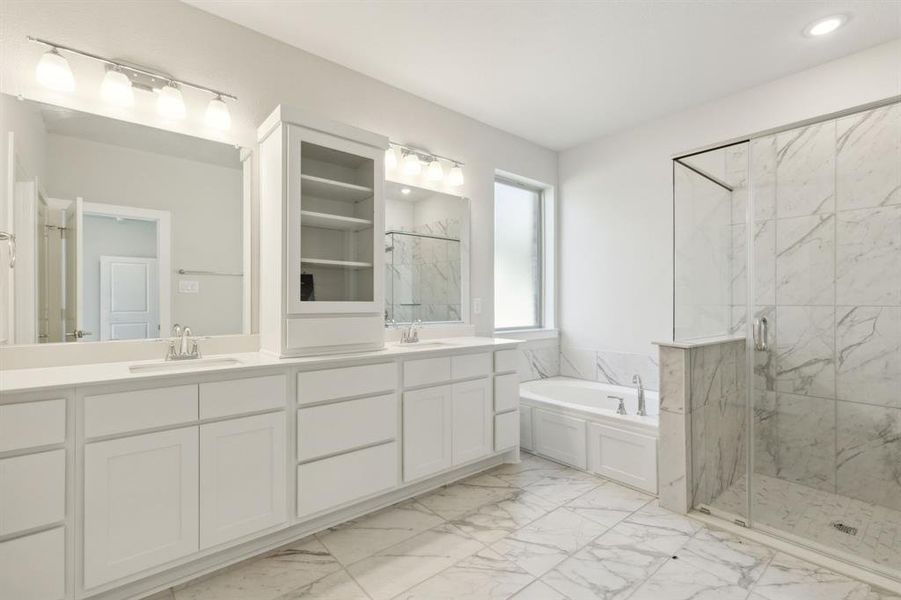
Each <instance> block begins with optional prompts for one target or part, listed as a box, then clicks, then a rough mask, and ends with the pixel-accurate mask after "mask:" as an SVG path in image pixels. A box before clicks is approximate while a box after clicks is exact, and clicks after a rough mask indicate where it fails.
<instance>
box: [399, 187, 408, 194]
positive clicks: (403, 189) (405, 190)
mask: <svg viewBox="0 0 901 600" xmlns="http://www.w3.org/2000/svg"><path fill="white" fill-rule="evenodd" d="M400 193H401V194H403V195H404V196H409V195H410V188H401V190H400Z"/></svg>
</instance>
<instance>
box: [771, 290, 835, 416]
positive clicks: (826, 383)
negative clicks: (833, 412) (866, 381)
mask: <svg viewBox="0 0 901 600" xmlns="http://www.w3.org/2000/svg"><path fill="white" fill-rule="evenodd" d="M776 313H777V317H778V319H777V322H776V323H775V325H776V327H775V333H776V339H775V344H774V346H773V348H774V349H775V354H776V356H775V363H776V390H778V391H780V392H789V393H793V394H802V395H805V396H819V397H821V398H834V397H835V361H834V359H833V356H834V349H835V309H834V308H833V307H831V306H779V307H777V308H776Z"/></svg>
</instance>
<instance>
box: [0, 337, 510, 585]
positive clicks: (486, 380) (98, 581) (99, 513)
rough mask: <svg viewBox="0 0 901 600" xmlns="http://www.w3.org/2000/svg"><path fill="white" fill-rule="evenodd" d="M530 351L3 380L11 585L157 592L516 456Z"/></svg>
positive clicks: (251, 358) (37, 374) (3, 574)
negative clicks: (521, 370) (521, 384)
mask: <svg viewBox="0 0 901 600" xmlns="http://www.w3.org/2000/svg"><path fill="white" fill-rule="evenodd" d="M516 345H517V342H516V341H512V340H500V339H492V338H450V339H446V340H430V341H428V342H421V343H420V344H419V345H416V344H409V345H402V344H389V345H388V346H387V347H386V348H384V349H382V350H379V351H375V352H367V353H360V354H343V355H332V356H316V357H304V358H295V359H282V360H279V359H276V358H273V357H272V356H270V355H267V354H262V353H250V354H239V355H234V356H229V357H224V358H227V359H230V360H227V361H223V360H221V359H222V358H223V357H219V359H220V360H218V361H217V362H214V363H212V366H211V365H210V364H204V362H203V361H199V362H198V363H197V364H195V365H192V364H190V362H191V361H185V362H184V363H181V364H174V365H173V364H172V363H160V362H157V363H150V364H151V365H154V366H158V367H159V368H158V369H156V370H147V369H143V368H141V367H142V366H146V365H147V364H148V363H141V364H138V365H135V364H130V363H108V364H93V365H80V366H76V367H55V368H46V369H23V370H17V371H3V372H0V391H2V396H0V398H2V399H0V444H2V445H0V506H2V507H3V510H2V518H0V589H2V590H4V593H5V594H6V593H9V594H11V595H10V596H8V597H10V598H16V599H17V600H54V599H63V598H65V599H69V598H128V597H133V596H136V595H139V594H145V593H151V592H153V591H156V590H159V589H163V588H166V587H170V586H171V585H173V584H176V583H178V582H181V581H185V580H187V579H190V578H193V577H196V576H198V575H200V574H203V573H205V572H209V571H212V570H216V569H220V568H222V567H223V566H226V565H227V564H230V563H233V562H236V561H239V560H242V559H245V558H248V557H250V556H253V555H255V554H258V553H260V552H263V551H265V550H267V549H271V548H275V547H277V546H279V545H280V544H283V543H286V542H288V541H291V540H293V539H297V538H299V537H301V536H303V535H305V534H308V533H311V532H314V531H318V530H321V529H323V528H325V527H328V526H331V525H335V524H337V523H340V522H343V521H346V520H348V519H350V518H353V517H355V516H359V515H361V514H364V513H367V512H370V511H372V510H374V509H376V508H379V507H382V506H386V505H388V504H392V503H395V502H397V501H399V500H402V499H404V498H407V497H411V496H414V495H417V494H420V493H422V492H424V491H426V490H428V489H431V488H434V487H437V486H440V485H443V484H446V483H448V482H450V481H452V480H455V479H458V478H460V477H463V476H465V475H468V474H470V473H474V472H477V471H479V470H482V469H485V468H487V467H489V466H492V465H495V464H498V463H500V462H502V461H504V460H516V459H517V452H518V450H517V438H518V430H519V421H518V411H517V407H518V396H517V390H518V388H517V386H515V385H509V383H510V382H514V381H518V375H517V374H516V372H515V369H516V350H515V348H516Z"/></svg>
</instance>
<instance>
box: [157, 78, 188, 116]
mask: <svg viewBox="0 0 901 600" xmlns="http://www.w3.org/2000/svg"><path fill="white" fill-rule="evenodd" d="M157 93H158V94H159V95H158V96H157V98H156V111H157V112H158V113H160V116H162V117H166V118H167V119H184V118H185V115H186V114H187V111H186V110H185V100H184V98H182V97H181V90H179V89H178V88H177V87H175V84H174V83H172V82H170V83H169V85H167V86H164V87H162V88H160V90H159V92H157Z"/></svg>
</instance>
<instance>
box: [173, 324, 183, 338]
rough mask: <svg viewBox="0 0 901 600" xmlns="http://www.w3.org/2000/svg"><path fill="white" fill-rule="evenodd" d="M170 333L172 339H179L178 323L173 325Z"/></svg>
mask: <svg viewBox="0 0 901 600" xmlns="http://www.w3.org/2000/svg"><path fill="white" fill-rule="evenodd" d="M170 333H171V334H172V337H174V338H180V337H181V325H179V324H178V323H175V324H174V325H172V331H170Z"/></svg>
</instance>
